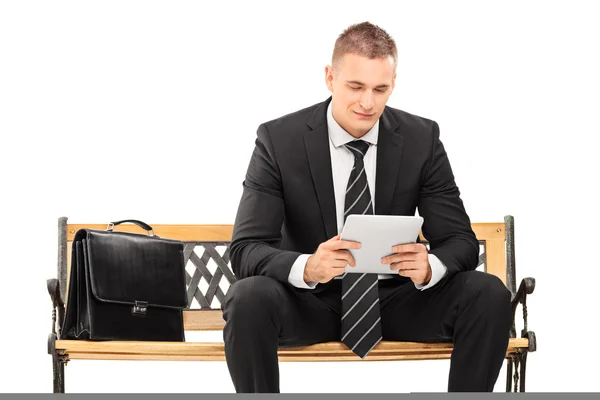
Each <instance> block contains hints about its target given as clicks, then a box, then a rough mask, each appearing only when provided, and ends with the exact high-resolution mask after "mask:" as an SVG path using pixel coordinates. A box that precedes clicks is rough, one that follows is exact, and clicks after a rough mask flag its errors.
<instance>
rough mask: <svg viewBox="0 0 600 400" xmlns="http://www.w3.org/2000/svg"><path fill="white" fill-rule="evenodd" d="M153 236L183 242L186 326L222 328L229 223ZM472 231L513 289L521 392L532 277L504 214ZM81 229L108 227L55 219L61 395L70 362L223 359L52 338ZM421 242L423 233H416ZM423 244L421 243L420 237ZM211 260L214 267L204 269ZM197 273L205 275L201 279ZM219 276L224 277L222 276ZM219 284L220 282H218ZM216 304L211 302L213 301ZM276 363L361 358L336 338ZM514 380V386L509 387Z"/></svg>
mask: <svg viewBox="0 0 600 400" xmlns="http://www.w3.org/2000/svg"><path fill="white" fill-rule="evenodd" d="M151 225H152V227H153V228H154V232H155V234H156V235H158V236H161V237H165V238H173V239H178V240H181V241H183V242H184V243H185V250H184V256H185V260H186V272H187V274H186V277H187V286H188V291H187V293H188V309H186V310H185V311H184V314H183V318H184V325H185V330H186V331H207V330H222V329H223V326H224V321H223V318H222V312H221V309H220V302H221V301H222V300H223V298H224V296H225V294H226V290H227V288H223V287H221V285H223V286H225V285H227V287H228V285H230V284H232V283H234V282H235V281H236V277H235V275H234V273H233V272H232V270H231V268H230V266H229V247H228V246H229V242H230V241H231V235H232V231H233V226H232V225H153V224H151ZM472 226H473V230H474V232H475V234H476V235H477V238H478V239H479V241H480V246H481V251H480V257H479V267H478V269H480V270H485V271H486V272H487V273H491V274H494V275H496V276H498V277H499V278H500V279H502V281H503V282H505V284H506V285H507V287H508V289H509V290H510V291H511V293H512V309H513V321H514V319H515V312H516V309H517V306H518V305H519V304H522V306H523V307H522V309H523V319H524V328H523V330H522V331H521V332H520V337H517V335H516V327H515V324H514V322H513V328H512V329H511V332H510V336H511V339H510V342H509V345H508V348H507V350H506V358H507V375H506V390H507V391H511V390H514V391H517V390H518V391H525V367H526V362H527V354H528V353H529V352H532V351H535V350H536V340H535V334H534V333H533V332H530V331H528V329H527V304H526V299H527V295H528V294H531V293H532V292H533V290H534V287H535V280H534V279H533V278H525V279H523V281H522V282H521V284H520V286H519V288H518V290H517V288H516V279H515V242H514V219H513V217H512V216H506V217H505V218H504V223H501V222H500V223H474V224H473V225H472ZM81 228H91V229H99V230H104V229H106V224H84V225H81V224H67V218H66V217H62V218H60V219H59V254H58V277H57V278H56V279H49V280H48V291H49V293H50V296H51V298H52V302H53V312H52V333H51V334H50V335H49V338H48V353H49V354H51V355H52V365H53V376H54V392H55V393H64V376H65V375H64V367H65V365H66V364H67V362H68V361H70V360H82V359H83V360H182V361H184V360H185V361H187V360H190V361H224V360H225V354H224V348H223V342H212V343H204V342H183V343H182V342H171V343H170V342H132V341H105V342H93V341H83V340H58V338H59V337H60V332H61V327H62V322H63V319H64V310H65V304H64V303H65V299H66V295H67V290H68V276H69V273H68V270H69V267H70V265H71V262H70V255H71V243H72V240H73V237H74V235H75V232H77V230H78V229H81ZM119 228H120V229H119V230H122V231H128V232H138V233H144V231H142V230H141V229H140V228H138V227H137V226H135V225H122V226H120V227H119ZM422 239H423V240H424V238H422ZM425 244H426V245H428V244H427V243H425ZM209 265H210V266H214V268H212V270H211V268H209ZM201 278H204V279H205V281H203V283H202V284H200V282H201ZM223 278H224V279H223ZM220 284H221V285H220ZM215 299H216V300H218V302H219V303H218V304H215V305H213V302H214V300H215ZM451 353H452V343H437V344H426V343H412V342H390V341H382V342H380V343H379V344H378V345H377V346H376V347H375V348H374V349H373V350H372V351H371V353H370V354H369V357H368V358H367V360H369V361H378V360H436V359H449V358H450V355H451ZM279 360H280V361H311V362H315V361H361V359H360V358H359V357H358V356H356V355H355V354H354V353H352V352H351V351H350V350H348V349H347V348H346V346H344V345H343V344H342V343H341V342H330V343H322V344H316V345H311V346H305V347H298V348H291V349H290V348H286V349H280V350H279ZM513 385H514V386H513Z"/></svg>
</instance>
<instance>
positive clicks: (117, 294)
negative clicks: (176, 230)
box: [84, 229, 187, 309]
mask: <svg viewBox="0 0 600 400" xmlns="http://www.w3.org/2000/svg"><path fill="white" fill-rule="evenodd" d="M86 231H87V235H86V246H84V253H85V256H86V257H87V260H88V265H89V271H90V282H91V288H92V293H93V295H94V296H95V297H96V298H97V299H98V300H100V301H105V302H112V303H122V304H131V305H135V306H136V307H137V306H138V305H139V306H141V307H146V306H147V307H165V308H180V309H181V308H185V307H186V306H187V299H186V297H187V296H186V284H185V265H184V262H183V243H182V242H180V241H177V240H171V239H163V238H158V237H153V236H148V235H140V234H135V233H125V232H107V231H98V230H90V229H86Z"/></svg>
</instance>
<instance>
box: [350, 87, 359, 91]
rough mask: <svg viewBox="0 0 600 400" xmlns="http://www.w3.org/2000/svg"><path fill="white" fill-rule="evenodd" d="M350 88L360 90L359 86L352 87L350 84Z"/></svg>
mask: <svg viewBox="0 0 600 400" xmlns="http://www.w3.org/2000/svg"><path fill="white" fill-rule="evenodd" d="M350 89H352V90H360V88H359V87H352V86H350Z"/></svg>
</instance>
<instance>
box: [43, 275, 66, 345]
mask: <svg viewBox="0 0 600 400" xmlns="http://www.w3.org/2000/svg"><path fill="white" fill-rule="evenodd" d="M46 284H47V286H48V293H49V294H50V298H51V299H52V333H53V334H58V337H59V338H60V334H61V330H62V326H63V321H64V318H65V304H64V303H63V301H62V299H61V298H60V283H59V281H58V279H48V280H46ZM57 312H58V320H57V318H56V314H57Z"/></svg>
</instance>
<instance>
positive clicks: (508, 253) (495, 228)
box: [58, 216, 515, 330]
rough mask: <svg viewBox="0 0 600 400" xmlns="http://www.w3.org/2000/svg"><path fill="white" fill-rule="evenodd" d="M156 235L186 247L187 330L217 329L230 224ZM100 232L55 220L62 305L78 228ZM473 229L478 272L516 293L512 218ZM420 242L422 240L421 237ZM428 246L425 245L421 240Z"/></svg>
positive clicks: (159, 229) (158, 229)
mask: <svg viewBox="0 0 600 400" xmlns="http://www.w3.org/2000/svg"><path fill="white" fill-rule="evenodd" d="M150 225H151V226H152V228H153V229H154V233H155V234H156V235H158V236H160V237H164V238H170V239H177V240H181V241H183V242H184V243H185V247H184V260H185V263H186V281H187V298H188V309H187V310H185V311H184V323H185V329H186V330H218V329H222V328H223V325H224V321H223V318H222V313H221V309H220V304H221V301H223V299H224V297H225V295H226V293H227V289H228V288H229V286H230V285H231V284H233V283H234V282H235V281H236V279H237V278H236V277H235V274H234V273H233V271H232V270H231V265H230V262H229V244H230V242H231V236H232V232H233V225H164V224H162V225H161V224H156V225H154V224H150ZM83 228H88V229H97V230H105V229H106V228H107V225H106V224H67V218H66V217H61V218H60V219H59V265H58V279H59V280H60V287H61V297H62V298H63V301H64V302H65V303H66V294H67V290H68V277H69V269H70V266H71V244H72V242H73V238H74V236H75V233H76V232H77V231H78V230H79V229H83ZM472 228H473V231H474V232H475V235H476V236H477V239H478V240H479V243H480V256H479V265H478V269H480V270H483V271H486V272H488V273H490V274H493V275H496V276H497V277H499V278H500V279H501V280H502V281H503V282H504V283H505V284H506V285H507V287H508V288H509V289H510V291H511V292H512V293H513V296H514V294H515V269H514V239H513V238H514V220H513V217H512V216H506V217H505V218H504V222H493V223H473V224H472ZM115 230H118V231H124V232H135V233H146V232H145V231H144V230H142V229H141V228H139V227H138V226H136V225H129V224H128V225H119V226H118V227H116V228H115ZM421 240H425V239H424V237H423V236H422V234H421ZM425 244H426V245H428V243H427V242H425Z"/></svg>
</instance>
